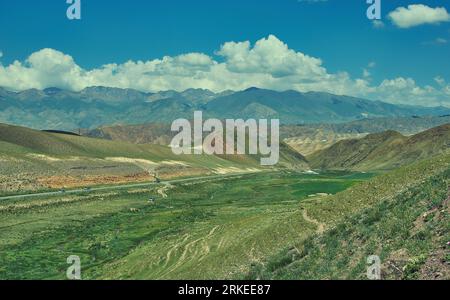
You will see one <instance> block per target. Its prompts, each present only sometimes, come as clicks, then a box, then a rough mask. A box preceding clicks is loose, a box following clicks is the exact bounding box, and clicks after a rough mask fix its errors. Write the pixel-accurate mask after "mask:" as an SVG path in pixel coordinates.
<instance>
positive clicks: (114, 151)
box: [0, 124, 308, 193]
mask: <svg viewBox="0 0 450 300" xmlns="http://www.w3.org/2000/svg"><path fill="white" fill-rule="evenodd" d="M0 146H1V147H0V161H1V162H2V163H1V164H0V171H1V173H0V174H1V175H0V179H2V180H0V181H1V184H0V193H1V192H11V191H24V190H37V189H46V188H61V187H75V186H85V185H97V184H108V183H111V184H112V183H122V182H133V181H151V180H154V176H155V175H157V176H159V177H161V178H173V177H185V176H198V175H209V174H227V173H239V172H248V171H252V172H253V171H262V170H264V169H267V168H262V167H261V165H260V160H259V156H256V155H255V156H250V155H223V156H210V155H182V156H178V155H175V154H173V153H172V150H171V149H170V148H169V147H167V146H161V145H151V144H141V145H136V144H132V143H127V142H120V141H110V140H104V139H96V138H88V137H82V136H76V135H69V134H60V133H50V132H43V131H37V130H33V129H28V128H23V127H17V126H10V125H4V124H0ZM280 157H281V158H280V163H279V164H278V165H277V166H275V168H296V169H301V170H306V169H308V166H307V163H306V161H305V158H304V157H303V156H301V155H299V154H298V153H297V152H295V151H294V150H292V149H291V148H290V147H289V146H287V145H282V147H281V153H280Z"/></svg>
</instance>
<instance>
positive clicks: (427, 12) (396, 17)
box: [389, 4, 450, 28]
mask: <svg viewBox="0 0 450 300" xmlns="http://www.w3.org/2000/svg"><path fill="white" fill-rule="evenodd" d="M389 18H390V19H391V21H392V22H393V23H394V24H395V25H396V26H398V27H400V28H410V27H414V26H419V25H423V24H438V23H441V22H449V21H450V15H449V13H448V12H447V10H446V9H445V7H436V8H431V7H429V6H426V5H423V4H412V5H408V7H407V8H405V7H398V8H397V9H396V10H394V11H392V12H390V13H389Z"/></svg>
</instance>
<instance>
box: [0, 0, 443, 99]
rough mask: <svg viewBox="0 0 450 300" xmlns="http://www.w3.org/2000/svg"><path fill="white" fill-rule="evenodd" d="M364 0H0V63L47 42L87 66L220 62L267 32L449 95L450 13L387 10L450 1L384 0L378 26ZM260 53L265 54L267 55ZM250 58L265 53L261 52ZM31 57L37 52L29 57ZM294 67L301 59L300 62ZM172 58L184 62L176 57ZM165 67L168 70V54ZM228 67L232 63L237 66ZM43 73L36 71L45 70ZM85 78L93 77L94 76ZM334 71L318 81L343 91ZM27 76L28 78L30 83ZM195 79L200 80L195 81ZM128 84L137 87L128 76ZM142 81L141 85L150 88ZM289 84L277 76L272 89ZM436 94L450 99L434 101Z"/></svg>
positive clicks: (339, 63) (310, 52) (371, 74)
mask: <svg viewBox="0 0 450 300" xmlns="http://www.w3.org/2000/svg"><path fill="white" fill-rule="evenodd" d="M365 2H366V1H365V0H345V1H342V0H328V1H306V0H304V1H299V0H263V1H261V0H259V1H258V0H241V1H238V0H228V1H211V0H182V1H179V0H164V1H160V0H152V1H142V0H129V1H120V0H114V1H107V0H81V5H82V20H76V21H70V20H68V19H67V17H66V9H67V7H68V5H67V4H66V3H65V0H51V1H50V0H49V1H32V0H28V1H6V0H1V2H0V51H1V53H2V55H1V54H0V63H1V64H2V65H3V67H4V70H3V75H4V76H6V75H8V73H9V77H10V78H11V76H12V75H11V74H13V73H12V72H13V71H12V70H11V68H9V69H7V68H8V67H10V66H11V64H12V63H13V62H14V61H15V60H18V61H19V62H20V63H21V67H22V68H30V66H29V64H30V63H29V61H27V60H28V59H29V56H30V55H31V54H33V53H36V52H39V51H40V50H41V49H46V48H49V49H52V50H55V51H58V53H59V52H61V53H64V54H66V55H69V56H70V57H71V58H72V59H73V60H74V62H75V63H76V66H77V68H78V67H79V68H81V69H82V70H83V72H84V71H92V70H95V69H98V68H101V67H102V66H103V65H105V64H111V63H115V64H118V65H121V64H124V63H126V62H127V61H130V60H131V61H133V62H138V61H143V62H147V61H152V60H155V59H162V58H163V57H164V56H168V57H171V58H175V57H177V56H179V55H183V54H187V53H202V54H205V55H207V56H209V57H210V58H211V59H212V60H213V61H214V63H218V64H220V63H222V62H224V61H227V60H233V57H234V59H235V58H236V55H234V54H233V55H234V56H233V55H232V54H229V55H228V56H226V55H225V56H224V55H217V52H218V51H219V50H220V49H221V46H222V45H223V44H225V43H227V42H231V41H234V42H244V41H249V42H250V45H251V46H250V49H252V47H253V46H254V44H255V43H256V42H257V41H259V40H261V39H264V38H265V39H268V37H269V36H270V35H273V36H274V37H276V40H278V41H280V42H281V43H282V44H284V45H286V46H287V47H288V49H290V50H292V51H295V52H296V53H301V54H304V55H307V56H308V57H311V58H314V59H320V60H321V63H320V67H321V68H324V69H326V72H325V74H332V75H336V74H341V73H342V72H345V73H346V74H347V75H348V78H349V80H351V81H357V80H358V79H359V78H361V79H363V80H367V81H368V85H369V86H370V87H378V86H379V85H380V84H382V83H383V81H385V80H396V79H398V78H403V79H404V80H406V81H405V82H397V83H398V84H400V85H402V84H403V87H405V84H406V85H407V86H408V89H411V88H414V87H416V86H417V87H418V88H421V89H424V90H427V86H432V87H433V88H434V89H436V90H438V89H440V88H441V89H442V88H443V92H442V90H440V93H441V94H439V93H438V92H437V91H431V92H432V93H434V96H433V97H434V98H433V97H430V99H431V98H433V99H432V100H427V99H426V98H424V96H423V93H422V92H420V93H419V94H420V98H421V99H418V100H417V102H418V103H422V104H427V103H423V102H427V101H434V102H436V101H438V102H439V101H441V102H442V99H444V100H445V101H447V99H446V98H445V97H446V96H448V99H450V94H449V95H447V94H446V92H448V91H447V90H446V89H445V88H448V87H449V86H448V82H449V81H450V59H449V58H450V22H448V20H444V21H442V20H441V21H436V22H433V21H430V22H428V23H426V22H425V23H423V24H419V25H414V26H407V28H401V27H400V26H399V25H398V24H396V23H395V22H394V21H393V19H392V18H391V17H390V16H389V14H390V13H391V12H393V11H394V10H396V9H397V8H399V7H405V8H407V7H408V5H410V4H423V5H426V6H428V7H429V8H433V9H434V8H437V7H443V8H445V9H446V11H447V12H450V4H449V3H448V1H444V0H442V1H439V0H430V1H424V0H417V1H402V0H396V1H390V0H382V22H383V24H382V26H374V24H373V22H372V21H370V20H368V19H367V17H366V9H367V7H368V5H367V4H366V3H365ZM274 53H275V52H274ZM53 54H54V53H50V54H48V53H47V54H46V55H44V57H47V58H48V57H49V56H52V55H53ZM231 56H232V57H231ZM266 59H270V55H268V56H267V57H266ZM36 60H37V59H35V61H36ZM256 62H260V63H261V64H264V63H265V61H264V59H262V60H261V57H259V58H258V60H256ZM256 62H255V63H256ZM37 64H38V63H36V62H35V65H37ZM294 64H295V63H294ZM306 64H308V62H306ZM227 67H229V66H227ZM298 67H299V68H302V66H301V64H299V66H298ZM176 68H181V67H180V65H179V63H178V64H177V65H176ZM306 68H309V67H308V66H307V67H306ZM169 69H170V72H171V74H172V75H174V74H173V72H174V67H173V63H172V65H171V66H170V68H169ZM229 69H233V66H232V67H231V68H229ZM238 69H239V70H237V68H236V66H234V71H238V72H239V73H246V74H249V71H248V70H245V71H244V69H243V68H238ZM275 69H277V68H276V67H275ZM152 70H153V69H152ZM164 70H166V71H167V68H166V67H164ZM196 70H197V71H199V70H198V69H196ZM202 71H203V70H202ZM263 71H265V72H268V73H270V74H271V75H272V76H273V75H274V74H273V73H271V71H273V68H271V69H264V70H263ZM113 72H120V71H117V70H115V71H113ZM161 72H162V71H161ZM47 73H48V70H47ZM300 73H302V74H303V75H304V77H305V76H306V75H307V74H306V73H305V72H303V71H301V72H300ZM316 73H317V72H315V73H314V74H316ZM1 74H2V73H1V71H0V85H2V81H1ZM14 74H15V73H14ZM17 74H19V73H17ZM40 75H41V76H42V73H41V74H40ZM47 75H48V74H47ZM253 75H254V74H253ZM316 75H317V74H316ZM17 76H19V75H17ZM20 76H22V77H26V76H28V75H20ZM30 76H31V75H30ZM177 76H179V75H178V74H177ZM189 76H191V75H189ZM215 76H218V75H215ZM275 77H276V75H275ZM319 77H320V76H319ZM319 77H318V78H319ZM19 79H20V78H19ZM153 79H154V78H153ZM408 79H411V80H413V81H414V85H413V86H412V85H411V83H408V82H407V80H408ZM235 80H237V79H235ZM296 80H298V82H300V81H301V80H304V78H300V77H299V78H297V79H296ZM17 81H20V82H21V84H18V83H14V82H12V83H11V79H9V81H8V83H4V84H3V85H4V86H6V87H8V88H10V89H17V90H20V89H23V88H25V87H27V84H25V83H23V82H22V81H23V80H16V82H17ZM53 81H54V80H50V79H49V80H48V84H50V83H55V82H53ZM91 81H92V82H93V83H96V82H97V81H96V80H93V79H91ZM289 81H290V82H297V81H295V79H294V78H290V80H289ZM331 81H332V82H333V83H330V84H329V85H328V86H327V87H324V88H323V89H324V90H325V91H330V92H336V93H339V91H340V89H339V88H336V87H331V85H336V84H339V83H338V82H337V81H336V80H334V79H332V80H331ZM338 81H339V80H338ZM5 82H6V81H5ZM120 82H122V83H121V85H119V86H120V87H122V84H123V80H122V81H120ZM230 82H231V81H230ZM259 82H261V84H262V85H266V86H263V87H268V88H274V89H277V87H278V85H277V84H275V83H273V82H272V81H271V82H270V84H269V83H266V82H268V81H267V80H263V79H259V81H258V80H256V79H255V80H254V81H251V82H249V84H250V83H259ZM339 82H340V81H339ZM56 83H58V82H56ZM388 83H389V82H388ZM354 84H358V83H357V82H356V83H354ZM15 85H16V86H15ZM28 85H30V87H34V86H33V84H28ZM45 85H47V83H46V82H41V83H40V84H36V87H43V86H44V87H45ZM143 85H144V83H143ZM193 85H195V86H194V87H201V84H200V83H199V84H198V85H197V84H193ZM392 85H395V82H392V84H391V85H389V84H388V85H385V88H384V89H382V90H383V91H375V90H374V91H373V93H372V92H370V93H368V94H367V95H361V92H358V91H356V88H346V89H341V90H342V93H347V94H354V95H356V96H366V97H368V98H382V97H385V95H384V94H383V93H387V91H386V86H389V87H391V86H392ZM61 86H62V87H66V86H67V87H69V88H70V87H73V89H76V87H77V86H80V87H81V86H83V85H82V84H78V85H76V84H75V85H74V86H72V85H71V84H69V83H67V82H64V83H61ZM130 87H133V88H139V86H134V85H132V86H130ZM145 87H146V86H143V87H140V89H146V88H145ZM166 87H167V88H170V87H171V85H170V84H169V83H165V84H163V85H162V86H161V88H166ZM229 87H234V85H233V84H231V83H230V84H223V89H226V88H229ZM236 87H237V86H236ZM288 87H289V86H287V85H286V86H284V85H280V86H279V88H278V89H284V88H288ZM292 87H293V88H294V89H299V90H309V89H313V88H314V87H317V89H320V85H316V86H314V85H313V86H308V87H306V86H305V87H304V88H303V85H300V84H294V83H293V84H292ZM155 88H157V87H156V86H152V87H149V88H148V90H153V89H155ZM173 88H174V89H180V88H183V86H180V85H176V86H174V87H173ZM205 88H212V89H216V90H220V89H221V88H220V84H218V83H215V84H214V85H213V84H211V83H209V84H205ZM335 90H336V91H335ZM442 93H443V94H442ZM402 97H405V98H406V97H409V96H408V95H403V94H402V95H401V96H396V99H397V100H396V99H392V100H391V102H396V101H397V102H404V101H406V99H401V100H400V98H402ZM437 98H439V99H441V100H439V99H437ZM436 103H437V102H436ZM439 104H446V103H440V102H439Z"/></svg>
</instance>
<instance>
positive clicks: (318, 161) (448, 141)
mask: <svg viewBox="0 0 450 300" xmlns="http://www.w3.org/2000/svg"><path fill="white" fill-rule="evenodd" d="M449 148H450V124H446V125H442V126H439V127H436V128H432V129H429V130H427V131H424V132H422V133H419V134H416V135H413V136H411V137H405V136H403V135H401V134H400V133H398V132H395V131H386V132H383V133H376V134H370V135H368V136H366V137H364V138H362V139H350V140H344V141H340V142H338V143H336V144H334V145H333V146H331V147H329V148H327V149H324V150H322V151H318V152H316V153H314V154H312V155H310V156H309V157H308V160H309V163H310V166H311V167H312V168H315V169H352V170H359V171H369V170H389V169H393V168H396V167H400V166H403V165H406V164H410V163H412V162H415V161H418V160H422V159H427V158H429V157H432V156H435V155H439V154H442V153H444V152H446V151H448V150H449Z"/></svg>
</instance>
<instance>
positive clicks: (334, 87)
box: [0, 35, 450, 106]
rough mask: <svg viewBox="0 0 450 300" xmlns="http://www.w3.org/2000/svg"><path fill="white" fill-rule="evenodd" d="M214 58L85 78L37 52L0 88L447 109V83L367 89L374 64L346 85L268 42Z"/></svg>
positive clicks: (404, 82) (192, 57)
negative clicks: (349, 100)
mask: <svg viewBox="0 0 450 300" xmlns="http://www.w3.org/2000/svg"><path fill="white" fill-rule="evenodd" d="M216 55H217V56H219V57H215V56H209V55H206V54H202V53H187V54H182V55H179V56H175V57H171V56H166V57H163V58H161V59H154V60H149V61H128V62H126V63H123V64H115V63H111V64H107V65H103V66H100V67H98V68H95V69H91V70H86V69H83V68H82V67H80V66H79V65H78V64H77V63H76V62H75V60H74V59H73V58H72V57H71V56H69V55H67V54H64V53H62V52H60V51H57V50H54V49H42V50H40V51H37V52H35V53H32V54H31V55H30V56H29V57H28V59H26V60H25V61H24V62H20V61H14V62H13V63H11V64H10V65H7V66H3V65H1V64H0V86H3V87H6V88H8V89H11V90H25V89H30V88H37V89H44V88H47V87H59V88H64V89H69V90H76V91H79V90H82V89H83V88H85V87H89V86H109V87H118V88H132V89H137V90H141V91H148V92H155V91H161V90H177V91H183V90H186V89H188V88H205V89H209V90H212V91H215V92H220V91H224V90H243V89H246V88H249V87H252V86H256V87H261V88H267V89H273V90H288V89H293V90H297V91H301V92H308V91H322V92H329V93H334V94H340V95H351V96H357V97H366V98H370V99H378V100H384V101H389V102H393V103H405V104H423V105H427V106H432V105H440V104H445V105H447V106H450V93H449V92H448V91H449V90H450V88H449V85H448V84H447V83H443V84H442V85H438V86H437V87H431V86H425V87H420V86H418V85H417V84H416V82H415V81H414V80H413V79H411V78H396V79H390V80H389V79H386V80H385V81H383V82H382V83H381V84H380V85H378V86H377V85H373V84H372V79H371V74H370V73H371V69H373V68H374V67H375V66H376V64H375V62H371V63H369V64H368V65H367V67H365V70H364V73H363V74H362V76H361V78H352V77H351V76H350V75H349V74H348V73H347V72H339V73H330V72H328V70H327V69H326V68H325V67H324V65H323V62H322V60H321V59H319V58H316V57H313V56H309V55H306V54H304V53H301V52H297V51H294V50H292V49H290V48H289V47H288V45H286V44H285V43H283V42H282V41H280V40H279V39H278V38H277V37H275V36H273V35H270V36H268V37H267V38H264V39H261V40H259V41H257V42H256V43H255V44H254V45H252V44H251V43H250V42H248V41H244V42H228V43H224V44H223V45H222V46H221V48H220V50H219V51H217V53H216ZM442 80H443V79H442Z"/></svg>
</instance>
